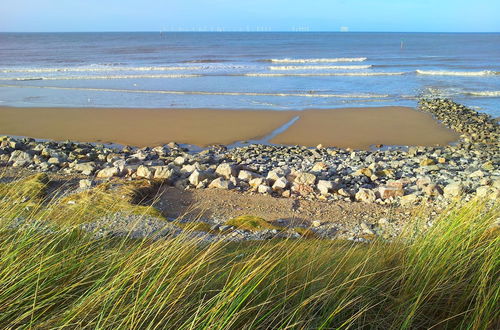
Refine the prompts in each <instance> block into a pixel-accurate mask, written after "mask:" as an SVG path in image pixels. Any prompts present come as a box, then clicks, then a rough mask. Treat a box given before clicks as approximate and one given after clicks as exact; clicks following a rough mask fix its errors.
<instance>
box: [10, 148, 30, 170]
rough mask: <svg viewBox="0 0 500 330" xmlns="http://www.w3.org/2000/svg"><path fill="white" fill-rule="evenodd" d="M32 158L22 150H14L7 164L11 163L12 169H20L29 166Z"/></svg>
mask: <svg viewBox="0 0 500 330" xmlns="http://www.w3.org/2000/svg"><path fill="white" fill-rule="evenodd" d="M32 159H33V157H32V156H31V155H30V154H29V153H27V152H25V151H22V150H14V151H13V152H12V153H11V154H10V158H9V162H10V163H12V166H14V167H22V166H27V165H29V164H31V162H32Z"/></svg>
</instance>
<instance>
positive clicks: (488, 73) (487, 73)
mask: <svg viewBox="0 0 500 330" xmlns="http://www.w3.org/2000/svg"><path fill="white" fill-rule="evenodd" d="M416 72H417V73H418V74H421V75H430V76H492V75H497V74H498V72H495V71H488V70H484V71H431V70H429V71H427V70H417V71H416Z"/></svg>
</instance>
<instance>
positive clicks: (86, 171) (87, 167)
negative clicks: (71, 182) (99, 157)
mask: <svg viewBox="0 0 500 330" xmlns="http://www.w3.org/2000/svg"><path fill="white" fill-rule="evenodd" d="M73 169H74V170H75V171H78V172H81V173H82V174H83V175H91V174H92V173H93V172H94V171H95V170H96V164H95V163H94V162H88V163H78V164H76V165H75V166H74V167H73Z"/></svg>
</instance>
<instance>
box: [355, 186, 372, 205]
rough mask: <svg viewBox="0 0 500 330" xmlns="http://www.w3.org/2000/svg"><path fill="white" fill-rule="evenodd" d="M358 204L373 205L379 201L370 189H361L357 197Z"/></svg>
mask: <svg viewBox="0 0 500 330" xmlns="http://www.w3.org/2000/svg"><path fill="white" fill-rule="evenodd" d="M355 198H356V200H357V201H358V202H363V203H373V202H375V200H376V199H377V197H376V196H375V193H374V192H373V191H372V190H370V189H365V188H361V189H359V190H358V192H357V193H356V196H355Z"/></svg>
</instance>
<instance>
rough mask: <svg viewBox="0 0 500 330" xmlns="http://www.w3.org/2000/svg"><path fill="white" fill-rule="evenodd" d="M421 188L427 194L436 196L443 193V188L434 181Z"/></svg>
mask: <svg viewBox="0 0 500 330" xmlns="http://www.w3.org/2000/svg"><path fill="white" fill-rule="evenodd" d="M423 190H424V193H425V194H426V195H427V196H432V197H436V196H441V195H442V194H443V189H442V188H441V187H440V186H439V185H437V184H435V183H431V184H428V185H427V186H425V187H424V189H423Z"/></svg>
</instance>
